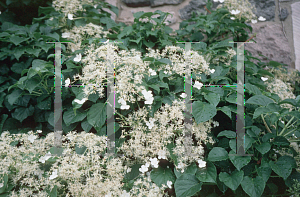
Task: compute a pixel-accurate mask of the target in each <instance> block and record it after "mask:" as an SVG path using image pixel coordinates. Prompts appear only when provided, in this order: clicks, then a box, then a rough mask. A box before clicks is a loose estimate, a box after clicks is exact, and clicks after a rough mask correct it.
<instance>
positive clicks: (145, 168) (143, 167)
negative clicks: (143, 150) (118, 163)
mask: <svg viewBox="0 0 300 197" xmlns="http://www.w3.org/2000/svg"><path fill="white" fill-rule="evenodd" d="M147 164H148V163H146V165H142V166H141V167H140V168H139V171H140V172H142V173H145V172H147V171H148V167H149V164H148V166H147Z"/></svg>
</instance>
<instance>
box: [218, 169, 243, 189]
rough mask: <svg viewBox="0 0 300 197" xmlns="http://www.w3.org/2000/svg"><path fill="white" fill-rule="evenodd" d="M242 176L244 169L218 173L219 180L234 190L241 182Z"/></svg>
mask: <svg viewBox="0 0 300 197" xmlns="http://www.w3.org/2000/svg"><path fill="white" fill-rule="evenodd" d="M243 177H244V171H234V172H232V173H231V174H230V175H229V174H228V173H227V172H221V173H220V174H219V178H220V181H222V182H223V183H224V184H225V185H226V186H227V187H229V188H230V189H232V190H233V191H235V190H236V189H237V188H238V186H239V185H240V184H241V181H242V180H243Z"/></svg>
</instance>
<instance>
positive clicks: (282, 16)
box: [278, 8, 289, 21]
mask: <svg viewBox="0 0 300 197" xmlns="http://www.w3.org/2000/svg"><path fill="white" fill-rule="evenodd" d="M288 15H289V12H288V10H287V9H286V8H282V9H281V10H280V13H279V14H278V16H279V19H280V20H281V21H284V20H285V19H286V18H287V17H288Z"/></svg>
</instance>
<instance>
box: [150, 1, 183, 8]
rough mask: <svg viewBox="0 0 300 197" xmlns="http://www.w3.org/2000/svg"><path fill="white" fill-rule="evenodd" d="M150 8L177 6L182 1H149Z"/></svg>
mask: <svg viewBox="0 0 300 197" xmlns="http://www.w3.org/2000/svg"><path fill="white" fill-rule="evenodd" d="M150 2H151V7H157V6H162V5H178V4H180V3H181V2H183V0H151V1H150Z"/></svg>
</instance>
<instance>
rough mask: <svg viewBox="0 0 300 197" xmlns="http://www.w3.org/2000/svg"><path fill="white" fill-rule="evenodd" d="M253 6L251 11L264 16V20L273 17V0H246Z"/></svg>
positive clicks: (258, 15) (269, 19)
mask: <svg viewBox="0 0 300 197" xmlns="http://www.w3.org/2000/svg"><path fill="white" fill-rule="evenodd" d="M248 1H249V3H251V4H252V5H253V6H254V7H255V8H256V11H253V13H254V14H255V15H256V16H257V18H259V17H260V16H262V17H264V18H265V19H266V21H271V20H273V21H274V19H275V0H248Z"/></svg>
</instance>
